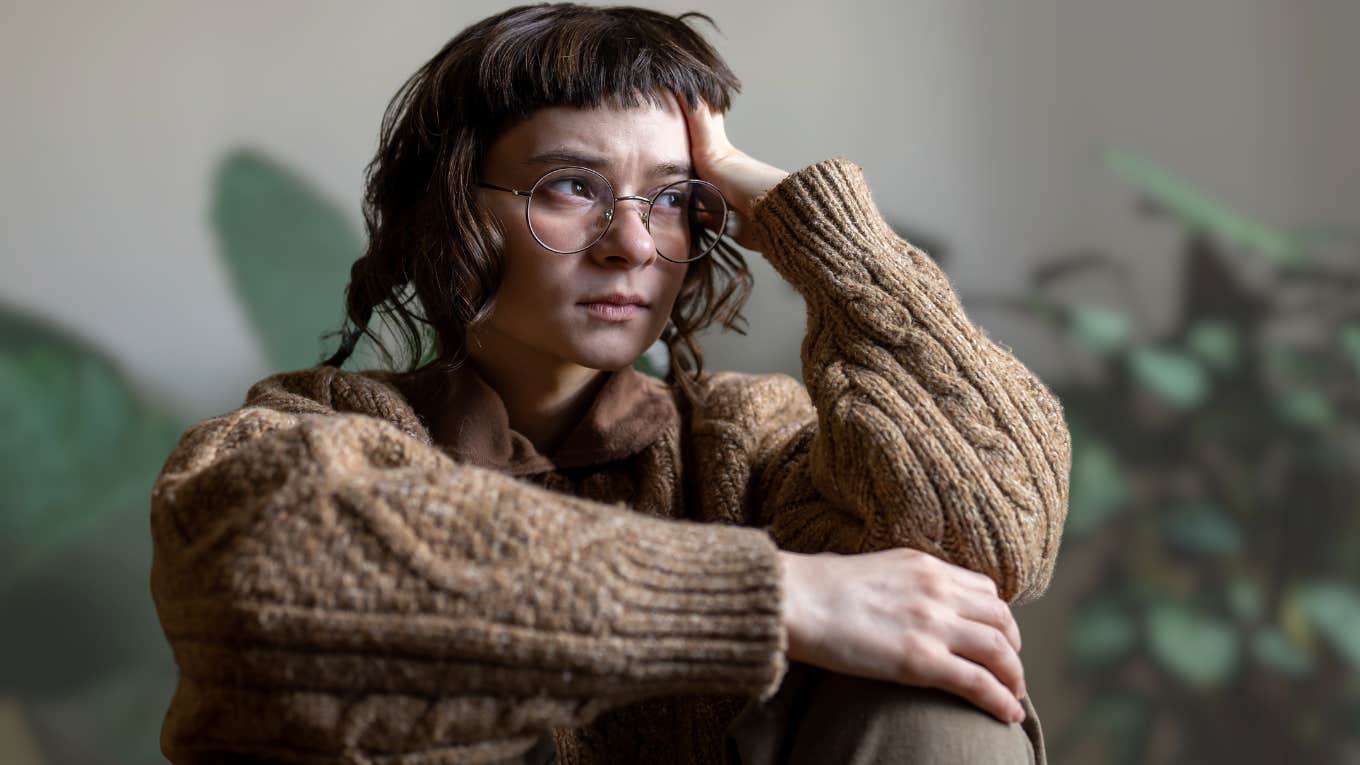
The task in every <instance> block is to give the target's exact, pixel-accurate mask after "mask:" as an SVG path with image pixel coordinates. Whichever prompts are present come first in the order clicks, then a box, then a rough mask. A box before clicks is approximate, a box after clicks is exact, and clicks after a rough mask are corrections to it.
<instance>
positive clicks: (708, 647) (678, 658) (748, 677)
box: [607, 523, 788, 701]
mask: <svg viewBox="0 0 1360 765" xmlns="http://www.w3.org/2000/svg"><path fill="white" fill-rule="evenodd" d="M685 525H686V526H691V528H690V529H689V531H690V532H691V533H689V534H684V535H679V534H674V533H673V531H674V530H673V529H672V533H671V534H670V535H669V536H668V537H664V538H663V537H661V536H651V535H647V536H639V537H638V538H636V539H635V540H634V543H633V544H631V545H629V546H628V547H626V548H625V549H623V550H622V555H621V558H620V560H619V561H618V565H617V566H611V567H609V568H608V569H607V571H608V574H607V576H609V577H610V578H612V579H613V581H612V582H610V583H609V585H608V587H607V589H609V590H610V591H612V592H613V593H614V603H615V605H616V606H617V607H621V610H619V611H618V612H617V613H615V614H612V615H610V618H608V620H607V621H608V624H609V629H610V630H611V632H612V634H613V635H614V636H617V637H619V638H622V639H623V640H624V641H625V645H626V648H623V649H622V652H621V653H622V656H621V657H620V658H621V659H622V660H624V661H625V662H627V666H626V667H620V671H621V672H623V673H624V674H627V675H629V676H632V677H634V678H635V679H636V680H639V681H642V684H644V685H646V684H649V683H648V681H649V680H652V679H662V678H666V681H665V682H664V683H663V684H664V685H669V686H672V687H673V686H675V685H676V684H681V685H684V684H687V681H688V680H692V681H693V682H694V685H695V689H696V690H699V689H701V688H706V689H709V690H710V691H711V690H725V691H730V692H739V693H749V692H750V691H751V689H753V688H756V689H759V690H758V691H757V694H758V696H759V698H760V699H761V700H762V701H763V700H764V699H767V698H769V697H770V696H773V695H774V693H775V691H776V690H778V688H779V685H780V682H781V681H782V680H783V676H784V672H785V670H786V668H787V664H786V660H785V651H786V650H787V647H788V643H787V636H786V634H785V631H784V626H783V614H782V609H783V597H784V593H783V582H782V569H781V567H780V563H779V558H778V549H777V548H776V547H775V545H774V542H773V541H771V539H770V537H769V535H768V534H766V533H765V532H764V531H761V530H758V529H749V528H744V527H738V526H728V525H722V524H712V523H708V524H693V525H691V524H689V523H686V524H685ZM719 686H727V687H726V688H723V689H720V688H719Z"/></svg>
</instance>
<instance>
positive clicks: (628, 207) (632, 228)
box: [591, 199, 656, 266]
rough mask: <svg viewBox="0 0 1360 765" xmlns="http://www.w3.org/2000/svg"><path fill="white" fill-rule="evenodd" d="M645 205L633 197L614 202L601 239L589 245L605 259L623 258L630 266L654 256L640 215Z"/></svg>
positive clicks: (642, 214)
mask: <svg viewBox="0 0 1360 765" xmlns="http://www.w3.org/2000/svg"><path fill="white" fill-rule="evenodd" d="M647 211H648V204H647V203H646V202H642V201H637V200H631V199H629V200H620V201H618V202H615V203H614V214H613V216H612V220H611V222H610V224H609V230H608V231H606V232H605V235H604V238H603V239H601V240H600V241H599V242H597V243H596V245H595V246H594V247H593V248H591V249H592V250H594V251H595V253H596V254H597V256H598V257H600V258H603V259H605V260H617V259H620V258H621V259H624V260H627V261H628V263H629V264H630V265H634V266H638V265H645V264H647V263H649V262H651V261H652V260H653V259H655V258H656V242H654V241H653V240H652V235H651V232H650V231H648V229H647V224H646V223H645V222H644V218H645V216H646V215H647Z"/></svg>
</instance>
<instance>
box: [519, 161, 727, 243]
mask: <svg viewBox="0 0 1360 765" xmlns="http://www.w3.org/2000/svg"><path fill="white" fill-rule="evenodd" d="M655 200H656V201H655V203H654V204H652V206H651V213H650V215H649V217H648V220H647V229H648V231H649V232H650V233H651V235H652V241H653V242H654V243H655V244H656V249H657V252H658V253H660V254H661V256H662V257H664V258H666V259H668V260H673V261H678V262H687V261H690V260H697V259H698V258H701V257H703V256H704V255H706V254H708V252H709V250H711V249H713V246H714V245H715V244H716V243H717V241H718V238H719V237H721V236H722V232H723V229H724V228H725V227H726V223H727V202H726V201H725V200H724V199H723V197H722V194H720V193H719V192H718V191H717V189H716V188H714V187H713V186H710V185H708V184H706V183H703V182H700V181H692V180H686V181H680V182H678V183H673V184H671V185H670V186H667V187H666V188H664V189H662V190H661V191H660V192H658V193H657V195H656V197H655ZM628 204H633V205H637V206H640V208H641V211H642V212H643V213H646V212H647V203H646V202H641V201H638V200H630V201H628V202H625V203H624V206H626V205H628ZM611 209H614V215H615V216H619V215H623V214H625V212H624V207H623V206H620V207H617V208H615V205H614V195H613V192H612V191H611V190H610V187H609V183H608V182H607V181H606V180H605V179H604V176H602V175H598V174H596V173H593V172H589V171H586V170H581V169H579V168H561V169H559V170H554V171H552V172H551V173H548V174H547V175H545V176H543V178H542V179H540V180H539V182H538V183H537V184H535V186H534V189H533V193H532V194H531V195H530V197H529V212H528V216H529V229H530V230H531V231H532V232H533V234H534V236H536V237H538V240H539V241H540V242H541V243H542V244H543V245H544V246H545V247H547V248H548V249H551V250H556V251H558V252H578V251H580V250H583V249H585V248H586V247H589V246H590V245H592V244H594V243H595V242H596V241H598V240H599V239H600V237H602V236H603V235H604V233H605V231H606V229H607V228H608V227H609V220H610V215H609V212H610V210H611ZM628 214H632V213H628Z"/></svg>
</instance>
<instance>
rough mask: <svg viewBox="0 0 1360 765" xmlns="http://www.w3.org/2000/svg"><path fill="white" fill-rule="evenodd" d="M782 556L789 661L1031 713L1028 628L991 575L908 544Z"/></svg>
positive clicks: (1008, 712) (1016, 716)
mask: <svg viewBox="0 0 1360 765" xmlns="http://www.w3.org/2000/svg"><path fill="white" fill-rule="evenodd" d="M779 555H780V558H781V560H782V562H783V567H784V569H783V570H784V603H785V605H784V625H785V628H786V629H787V631H788V637H789V642H788V646H789V647H788V653H787V655H788V658H790V659H793V660H795V661H801V662H804V663H806V664H812V665H814V666H818V667H823V668H825V669H829V670H832V671H834V672H841V673H843V674H847V675H858V676H861V677H868V678H873V679H877V680H888V681H892V682H897V683H902V684H904V685H916V686H924V687H930V688H939V689H941V690H944V691H948V692H950V693H953V694H955V695H957V696H962V697H963V698H965V699H967V700H969V701H971V702H972V703H973V704H974V705H976V706H978V707H980V708H982V709H984V710H986V711H987V712H989V713H991V714H992V715H994V716H995V717H997V718H998V719H1000V720H1002V721H1003V722H1019V721H1020V720H1022V719H1024V714H1025V713H1024V710H1023V707H1021V706H1020V702H1019V699H1020V698H1023V697H1024V695H1025V673H1024V668H1023V667H1022V666H1021V665H1020V657H1019V655H1018V652H1019V651H1020V629H1019V627H1017V626H1016V624H1015V619H1014V617H1013V616H1012V615H1011V611H1010V607H1009V606H1007V604H1006V602H1005V601H1003V600H1001V599H1000V598H999V597H998V596H997V591H996V584H995V583H994V582H993V581H992V580H991V579H989V578H988V577H986V576H983V575H982V574H979V573H976V572H974V571H970V570H968V569H966V568H963V567H961V566H955V565H953V564H951V563H947V562H945V561H943V560H940V559H939V558H936V557H934V556H932V555H929V554H927V553H924V552H921V551H919V550H911V549H906V548H899V549H893V550H884V551H882V552H875V553H866V554H863V555H837V554H835V553H821V554H818V555H800V554H797V553H788V552H781V553H780V554H779Z"/></svg>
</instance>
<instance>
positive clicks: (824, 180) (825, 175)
mask: <svg viewBox="0 0 1360 765" xmlns="http://www.w3.org/2000/svg"><path fill="white" fill-rule="evenodd" d="M751 217H752V220H753V221H754V223H755V225H756V228H757V230H758V231H760V237H761V240H762V241H761V244H762V250H761V252H762V254H763V255H764V256H765V257H766V259H767V260H769V261H770V263H771V265H773V266H774V268H775V270H776V271H778V272H779V273H780V275H782V276H783V277H784V278H785V279H787V280H788V281H789V283H790V284H792V285H793V286H794V288H796V289H797V290H798V291H799V292H800V293H801V294H802V295H803V296H804V297H805V298H809V299H832V300H836V299H839V298H844V297H847V296H848V294H853V292H854V289H853V286H852V285H853V284H856V283H857V284H866V283H869V282H870V281H872V280H871V277H870V275H869V273H868V272H867V271H866V261H867V260H868V257H867V255H869V254H872V256H873V257H874V258H878V257H890V256H891V255H890V253H891V251H892V250H893V249H894V245H895V243H896V241H897V238H898V237H897V234H896V233H895V232H894V231H893V230H892V228H891V227H890V226H889V225H888V224H887V222H885V221H884V220H883V216H882V214H881V213H880V212H879V210H878V208H877V206H875V204H874V201H873V198H872V196H871V195H870V192H869V186H868V183H867V182H866V181H865V178H864V171H863V169H861V168H860V166H859V165H857V164H855V163H854V162H852V161H850V160H848V159H845V158H841V157H837V158H833V159H827V160H823V161H821V162H818V163H816V164H813V165H809V166H807V167H804V168H802V169H801V170H798V171H797V172H794V173H791V174H789V175H788V176H786V177H785V178H784V179H783V180H782V181H780V182H779V183H778V184H776V185H775V186H774V187H773V188H771V189H769V190H768V191H766V192H765V193H764V194H761V195H760V196H758V197H756V199H755V200H754V201H753V202H752V205H751ZM842 284H844V285H846V286H847V288H848V289H847V290H846V291H845V294H841V295H837V294H835V293H836V292H837V291H838V286H839V285H842Z"/></svg>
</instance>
